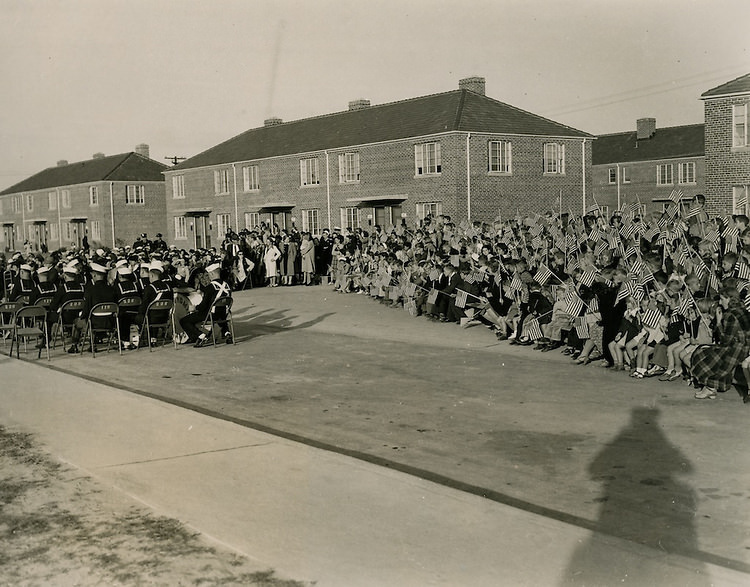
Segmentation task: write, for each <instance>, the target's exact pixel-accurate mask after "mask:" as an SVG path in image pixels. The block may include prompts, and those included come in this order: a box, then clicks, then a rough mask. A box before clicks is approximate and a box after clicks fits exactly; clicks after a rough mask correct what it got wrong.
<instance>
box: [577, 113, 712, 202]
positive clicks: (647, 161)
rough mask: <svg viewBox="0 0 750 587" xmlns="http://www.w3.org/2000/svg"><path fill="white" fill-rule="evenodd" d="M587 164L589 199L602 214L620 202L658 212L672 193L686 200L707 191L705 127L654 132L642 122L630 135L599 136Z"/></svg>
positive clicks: (650, 120)
mask: <svg viewBox="0 0 750 587" xmlns="http://www.w3.org/2000/svg"><path fill="white" fill-rule="evenodd" d="M591 162H592V184H593V185H592V188H593V197H594V198H595V199H596V201H597V203H598V204H599V205H600V206H601V207H602V208H603V209H604V211H605V212H611V211H613V210H616V209H619V208H620V206H621V205H622V204H623V203H628V204H635V203H640V204H642V206H643V209H644V210H645V211H646V212H651V211H661V210H662V209H663V207H664V206H665V205H666V203H667V202H670V200H669V196H670V194H671V193H672V191H673V190H680V191H682V193H683V196H682V198H683V200H685V201H686V202H687V201H689V200H691V199H692V198H693V196H694V195H695V194H698V193H705V190H706V183H705V178H706V172H705V157H704V125H702V124H690V125H685V126H672V127H666V128H657V127H656V119H654V118H642V119H639V120H638V121H636V129H635V130H634V131H628V132H622V133H614V134H607V135H600V136H598V137H597V138H596V140H595V141H594V145H593V151H592V157H591Z"/></svg>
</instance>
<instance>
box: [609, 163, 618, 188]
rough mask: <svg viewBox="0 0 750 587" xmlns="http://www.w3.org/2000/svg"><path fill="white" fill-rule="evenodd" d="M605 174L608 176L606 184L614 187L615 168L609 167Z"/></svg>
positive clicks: (615, 181) (615, 179) (615, 180)
mask: <svg viewBox="0 0 750 587" xmlns="http://www.w3.org/2000/svg"><path fill="white" fill-rule="evenodd" d="M607 173H608V174H609V178H608V183H609V184H610V185H614V184H616V183H617V167H610V168H609V169H608V170H607Z"/></svg>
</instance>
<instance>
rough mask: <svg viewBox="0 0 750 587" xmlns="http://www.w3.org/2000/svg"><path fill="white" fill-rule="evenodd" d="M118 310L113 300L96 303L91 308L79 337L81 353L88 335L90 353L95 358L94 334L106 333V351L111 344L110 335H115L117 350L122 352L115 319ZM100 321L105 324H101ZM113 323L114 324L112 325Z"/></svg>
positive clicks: (117, 323)
mask: <svg viewBox="0 0 750 587" xmlns="http://www.w3.org/2000/svg"><path fill="white" fill-rule="evenodd" d="M119 311H120V307H119V306H118V305H117V304H116V303H115V302H104V303H101V304H96V306H94V307H93V308H91V312H89V316H88V320H86V326H85V327H84V329H83V336H82V337H81V349H80V353H83V347H84V346H85V344H86V337H87V336H88V337H89V342H90V344H91V355H92V356H93V357H94V358H96V335H97V334H106V335H107V352H109V349H110V347H111V346H112V336H113V335H114V336H116V337H117V338H116V341H117V350H118V351H119V352H120V354H122V345H121V344H120V322H119V321H118V320H117V315H118V313H119ZM102 323H105V324H107V326H101V324H102ZM113 323H114V326H113V325H112V324H113Z"/></svg>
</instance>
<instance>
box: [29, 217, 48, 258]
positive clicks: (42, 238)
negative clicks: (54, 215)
mask: <svg viewBox="0 0 750 587" xmlns="http://www.w3.org/2000/svg"><path fill="white" fill-rule="evenodd" d="M30 229H31V230H30V232H31V234H30V235H29V237H30V239H29V240H30V241H31V244H32V246H33V247H34V250H35V251H39V250H40V249H41V248H42V245H45V246H46V244H47V223H46V222H37V223H35V224H32V225H31V227H30Z"/></svg>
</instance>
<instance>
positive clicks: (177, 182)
mask: <svg viewBox="0 0 750 587" xmlns="http://www.w3.org/2000/svg"><path fill="white" fill-rule="evenodd" d="M172 199H174V200H184V199H185V176H184V175H173V176H172Z"/></svg>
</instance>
